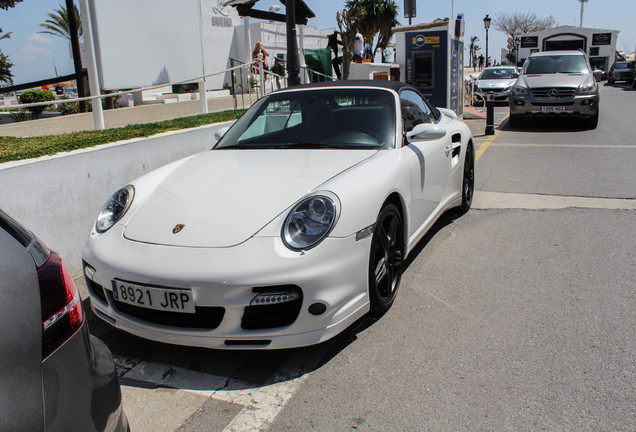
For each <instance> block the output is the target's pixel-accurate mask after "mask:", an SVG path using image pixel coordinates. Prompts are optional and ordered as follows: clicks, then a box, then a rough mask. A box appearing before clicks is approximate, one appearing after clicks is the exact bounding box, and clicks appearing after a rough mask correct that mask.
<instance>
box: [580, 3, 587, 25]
mask: <svg viewBox="0 0 636 432" xmlns="http://www.w3.org/2000/svg"><path fill="white" fill-rule="evenodd" d="M579 2H581V21H579V27H583V5H584V4H585V2H587V0H579Z"/></svg>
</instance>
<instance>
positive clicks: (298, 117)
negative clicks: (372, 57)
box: [215, 88, 396, 149]
mask: <svg viewBox="0 0 636 432" xmlns="http://www.w3.org/2000/svg"><path fill="white" fill-rule="evenodd" d="M395 116H396V113H395V98H394V96H393V94H392V93H391V92H389V91H386V90H382V89H377V90H376V89H355V88H341V89H337V88H336V89H334V88H330V89H315V90H314V89H312V90H301V91H289V92H280V93H273V94H271V95H269V96H266V97H265V98H263V99H261V100H260V101H258V102H257V103H255V104H254V105H253V106H252V108H250V109H249V110H248V111H247V112H246V113H245V115H243V117H241V118H240V119H239V120H238V121H237V122H236V124H235V125H234V126H233V127H232V128H231V129H230V130H229V131H228V132H227V133H226V134H225V136H224V137H223V138H222V139H221V140H220V141H219V143H218V144H217V145H216V147H215V149H229V148H244V149H272V148H284V149H289V148H305V149H306V148H344V149H381V148H391V147H394V145H395Z"/></svg>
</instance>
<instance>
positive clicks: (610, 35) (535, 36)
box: [519, 26, 619, 70]
mask: <svg viewBox="0 0 636 432" xmlns="http://www.w3.org/2000/svg"><path fill="white" fill-rule="evenodd" d="M618 33H619V32H618V30H604V29H595V28H588V27H574V26H559V27H554V28H551V29H547V30H542V31H538V32H534V33H528V34H525V35H521V36H520V38H521V43H520V48H519V62H521V63H522V62H524V61H525V59H526V58H528V56H529V55H530V54H531V53H533V52H535V51H554V50H576V49H581V50H583V51H584V52H585V53H586V54H587V55H588V56H589V58H590V64H591V65H592V68H599V69H603V70H609V68H610V66H611V65H612V64H614V58H615V57H616V40H617V38H618Z"/></svg>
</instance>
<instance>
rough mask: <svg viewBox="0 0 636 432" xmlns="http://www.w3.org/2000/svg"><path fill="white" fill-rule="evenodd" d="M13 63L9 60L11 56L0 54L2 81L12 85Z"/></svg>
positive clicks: (0, 76) (0, 79) (0, 80)
mask: <svg viewBox="0 0 636 432" xmlns="http://www.w3.org/2000/svg"><path fill="white" fill-rule="evenodd" d="M12 66H13V63H11V62H10V61H9V57H7V56H6V55H4V54H0V82H2V83H5V84H8V85H11V84H13V74H12V73H11V67H12Z"/></svg>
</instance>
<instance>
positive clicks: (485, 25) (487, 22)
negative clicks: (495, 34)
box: [484, 14, 491, 67]
mask: <svg viewBox="0 0 636 432" xmlns="http://www.w3.org/2000/svg"><path fill="white" fill-rule="evenodd" d="M490 20H491V18H490V17H489V16H488V14H486V16H485V17H484V28H485V29H486V67H488V29H489V28H490Z"/></svg>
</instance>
